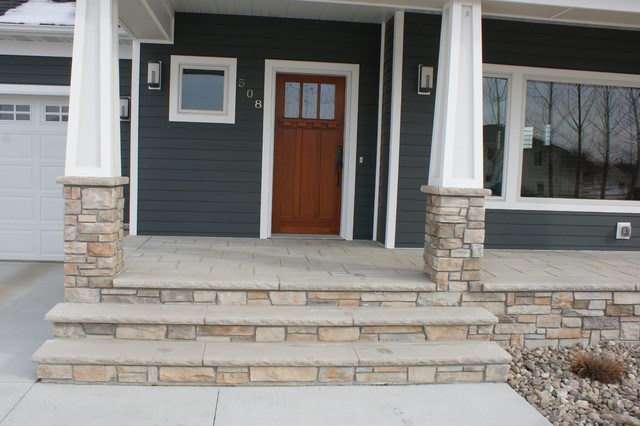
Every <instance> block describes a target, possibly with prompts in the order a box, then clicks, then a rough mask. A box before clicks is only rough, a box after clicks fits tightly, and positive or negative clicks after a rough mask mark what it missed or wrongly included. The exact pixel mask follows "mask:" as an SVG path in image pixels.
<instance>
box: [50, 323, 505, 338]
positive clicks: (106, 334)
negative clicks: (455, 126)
mask: <svg viewBox="0 0 640 426" xmlns="http://www.w3.org/2000/svg"><path fill="white" fill-rule="evenodd" d="M493 327H494V325H493V324H491V325H427V326H421V325H410V326H389V325H384V326H360V327H339V326H253V325H251V326H248V325H185V324H175V325H171V324H169V325H167V324H114V323H102V324H96V323H91V324H89V323H54V325H53V334H54V336H55V337H59V338H70V339H79V338H85V337H89V338H93V339H95V338H103V339H111V338H115V339H136V340H164V339H169V340H197V341H205V342H284V341H291V342H293V341H296V342H355V341H361V342H378V341H380V342H418V341H449V340H466V339H469V340H491V335H492V333H493Z"/></svg>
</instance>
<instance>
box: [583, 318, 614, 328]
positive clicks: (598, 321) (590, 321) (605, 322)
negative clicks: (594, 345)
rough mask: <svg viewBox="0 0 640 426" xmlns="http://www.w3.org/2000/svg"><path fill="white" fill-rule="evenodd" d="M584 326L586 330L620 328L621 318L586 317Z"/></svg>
mask: <svg viewBox="0 0 640 426" xmlns="http://www.w3.org/2000/svg"><path fill="white" fill-rule="evenodd" d="M583 327H584V329H585V330H618V329H619V328H620V320H619V319H618V318H616V317H586V318H584V319H583Z"/></svg>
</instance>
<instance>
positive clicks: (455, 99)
mask: <svg viewBox="0 0 640 426" xmlns="http://www.w3.org/2000/svg"><path fill="white" fill-rule="evenodd" d="M480 3H481V1H480V0H451V1H449V3H447V4H446V5H445V6H444V8H443V13H442V33H441V38H440V59H439V64H438V77H437V80H436V83H435V84H436V106H435V117H434V124H433V143H432V148H431V164H430V167H429V185H430V186H438V187H449V188H482V186H483V177H482V175H483V170H482V158H483V154H482V16H481V14H482V13H481V6H480Z"/></svg>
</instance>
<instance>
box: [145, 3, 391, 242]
mask: <svg viewBox="0 0 640 426" xmlns="http://www.w3.org/2000/svg"><path fill="white" fill-rule="evenodd" d="M379 45H380V26H379V25H369V24H351V23H340V22H326V21H314V20H293V19H277V18H259V17H240V16H224V15H203V14H177V15H176V29H175V44H174V45H152V44H143V45H142V49H141V61H142V64H143V65H144V64H146V63H147V62H149V61H156V60H161V61H162V63H163V83H162V90H160V91H150V90H148V89H147V88H146V85H145V84H142V85H141V88H140V140H139V146H140V155H139V170H140V177H139V187H140V191H139V200H140V201H139V212H138V221H139V222H138V229H139V232H140V233H141V234H161V235H177V234H182V235H219V236H244V237H257V236H258V235H259V227H260V182H261V172H262V114H263V110H262V109H256V108H255V107H254V105H255V100H256V99H259V100H262V99H264V62H265V59H281V60H300V61H318V62H342V63H357V64H360V88H359V89H360V102H359V105H358V107H359V115H358V152H357V156H358V157H363V164H358V166H357V170H356V200H355V220H354V222H355V223H354V237H355V238H365V239H366V238H368V239H370V238H371V232H372V227H373V197H374V185H375V183H374V180H375V179H374V178H375V161H376V138H377V134H376V132H377V106H378V70H379V48H380V47H379ZM171 55H194V56H221V57H234V58H238V78H242V79H244V81H245V84H246V85H245V87H244V88H242V89H240V88H239V89H238V93H237V99H236V102H237V106H236V123H235V124H204V123H179V122H169V121H168V111H169V78H170V76H169V66H170V62H171ZM141 68H142V76H141V82H145V81H146V67H145V66H142V67H141ZM247 89H252V90H253V93H254V97H253V99H248V98H247V97H246V90H247Z"/></svg>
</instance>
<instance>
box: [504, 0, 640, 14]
mask: <svg viewBox="0 0 640 426" xmlns="http://www.w3.org/2000/svg"><path fill="white" fill-rule="evenodd" d="M491 2H492V3H519V4H526V5H530V6H554V7H566V8H575V9H592V10H606V11H608V12H631V13H640V2H639V1H638V0H607V1H603V0H491Z"/></svg>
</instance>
